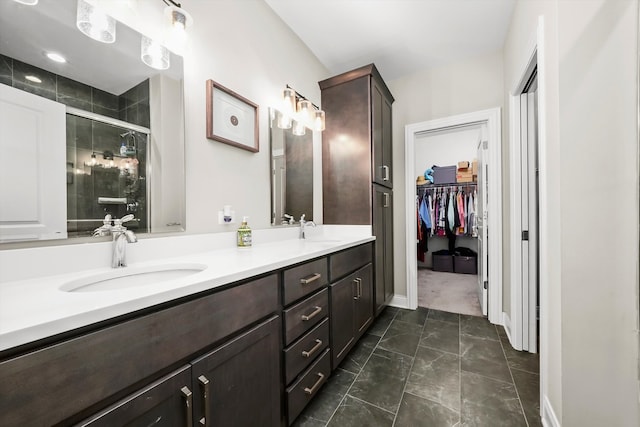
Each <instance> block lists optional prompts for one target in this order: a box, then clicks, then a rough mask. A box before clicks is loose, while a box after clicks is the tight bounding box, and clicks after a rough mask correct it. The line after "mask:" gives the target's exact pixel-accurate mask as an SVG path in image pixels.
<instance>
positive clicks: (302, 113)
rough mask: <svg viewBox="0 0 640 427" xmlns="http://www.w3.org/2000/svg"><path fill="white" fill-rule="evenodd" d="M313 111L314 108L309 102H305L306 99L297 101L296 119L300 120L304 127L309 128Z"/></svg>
mask: <svg viewBox="0 0 640 427" xmlns="http://www.w3.org/2000/svg"><path fill="white" fill-rule="evenodd" d="M314 111H315V108H313V104H312V103H311V101H307V100H306V99H302V100H300V101H298V119H299V120H301V121H302V122H303V123H304V125H305V126H307V127H311V124H312V123H313V118H314V117H313V112H314Z"/></svg>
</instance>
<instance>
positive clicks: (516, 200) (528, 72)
mask: <svg viewBox="0 0 640 427" xmlns="http://www.w3.org/2000/svg"><path fill="white" fill-rule="evenodd" d="M538 80H539V78H538V56H537V50H535V49H534V51H533V54H532V55H531V57H530V59H529V62H528V64H527V66H526V68H525V70H524V72H523V73H522V75H521V78H520V81H519V82H518V83H517V85H516V86H515V88H514V90H513V91H512V92H511V99H510V104H511V105H510V107H511V112H512V113H511V118H510V122H511V123H510V128H511V145H510V151H511V171H510V172H511V174H510V177H511V248H512V258H511V317H510V318H509V319H508V320H507V321H506V322H505V323H506V324H505V329H507V332H508V334H509V335H510V337H511V343H512V345H513V347H514V348H515V349H516V350H524V351H528V352H530V353H537V352H538V348H539V338H540V334H539V331H540V315H539V313H540V298H539V296H540V232H539V229H540V220H539V217H540V207H539V204H540V203H539V201H540V190H539V188H540V185H539V170H540V167H539V163H538V159H539V143H538V136H539V116H538V114H539V112H538V108H539V107H538V105H539V96H538V86H539V81H538Z"/></svg>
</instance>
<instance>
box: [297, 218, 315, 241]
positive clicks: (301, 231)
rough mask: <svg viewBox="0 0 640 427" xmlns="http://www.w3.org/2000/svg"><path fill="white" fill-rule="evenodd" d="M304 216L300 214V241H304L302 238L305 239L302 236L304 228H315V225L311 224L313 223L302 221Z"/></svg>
mask: <svg viewBox="0 0 640 427" xmlns="http://www.w3.org/2000/svg"><path fill="white" fill-rule="evenodd" d="M304 215H305V214H302V216H301V217H300V238H301V239H304V238H305V236H304V229H305V227H306V226H308V225H310V226H312V227H315V226H316V223H315V222H313V221H305V220H304Z"/></svg>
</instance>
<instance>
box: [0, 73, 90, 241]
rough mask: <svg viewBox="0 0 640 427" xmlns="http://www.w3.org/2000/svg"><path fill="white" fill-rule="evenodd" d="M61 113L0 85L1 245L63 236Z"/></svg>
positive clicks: (65, 170)
mask: <svg viewBox="0 0 640 427" xmlns="http://www.w3.org/2000/svg"><path fill="white" fill-rule="evenodd" d="M65 111H66V110H65V106H64V105H63V104H60V103H58V102H54V101H51V100H49V99H46V98H43V97H40V96H36V95H33V94H30V93H28V92H24V91H22V90H18V89H14V88H12V87H10V86H7V85H3V84H0V152H2V155H1V156H0V194H2V196H3V197H4V200H3V201H2V203H0V241H12V240H38V239H66V238H67V198H66V194H67V183H68V182H70V181H71V182H72V181H73V179H74V175H75V170H76V168H77V167H79V166H80V165H74V164H66V141H65V140H66V130H65V123H66V119H65ZM17 178H19V182H16V179H17Z"/></svg>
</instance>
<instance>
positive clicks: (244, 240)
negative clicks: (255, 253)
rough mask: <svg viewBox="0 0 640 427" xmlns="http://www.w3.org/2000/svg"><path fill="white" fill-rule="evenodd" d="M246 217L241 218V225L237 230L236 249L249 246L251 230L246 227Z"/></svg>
mask: <svg viewBox="0 0 640 427" xmlns="http://www.w3.org/2000/svg"><path fill="white" fill-rule="evenodd" d="M248 220H249V217H248V216H244V217H242V224H240V228H238V247H241V248H245V247H249V246H251V228H249V226H248V225H247V221H248Z"/></svg>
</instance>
